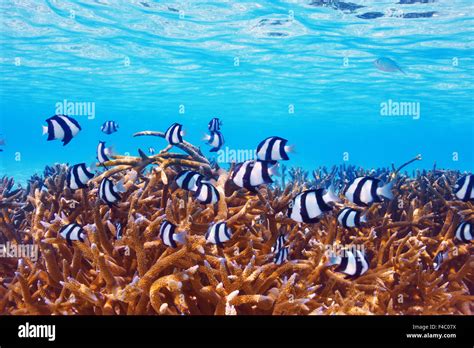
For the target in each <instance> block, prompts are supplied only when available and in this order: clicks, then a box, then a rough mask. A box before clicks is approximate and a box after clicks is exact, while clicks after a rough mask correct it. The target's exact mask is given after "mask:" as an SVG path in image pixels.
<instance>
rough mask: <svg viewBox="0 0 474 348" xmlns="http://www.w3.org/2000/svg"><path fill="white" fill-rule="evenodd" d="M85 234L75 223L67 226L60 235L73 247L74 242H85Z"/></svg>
mask: <svg viewBox="0 0 474 348" xmlns="http://www.w3.org/2000/svg"><path fill="white" fill-rule="evenodd" d="M84 234H85V232H84V229H83V228H82V227H81V226H79V225H78V224H75V223H72V224H69V225H66V226H64V227H63V228H61V230H59V235H60V236H61V237H63V238H64V239H66V241H67V243H68V244H69V245H72V241H74V240H78V241H80V242H84Z"/></svg>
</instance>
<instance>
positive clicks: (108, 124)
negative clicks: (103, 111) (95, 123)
mask: <svg viewBox="0 0 474 348" xmlns="http://www.w3.org/2000/svg"><path fill="white" fill-rule="evenodd" d="M118 128H119V125H118V123H117V122H115V121H105V122H104V124H103V125H102V126H101V127H100V130H101V131H102V132H104V133H105V134H112V133H115V132H117V131H118Z"/></svg>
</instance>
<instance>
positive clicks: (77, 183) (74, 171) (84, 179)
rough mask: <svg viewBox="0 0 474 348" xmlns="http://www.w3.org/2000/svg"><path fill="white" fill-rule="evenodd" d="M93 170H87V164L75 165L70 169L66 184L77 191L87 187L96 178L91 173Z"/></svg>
mask: <svg viewBox="0 0 474 348" xmlns="http://www.w3.org/2000/svg"><path fill="white" fill-rule="evenodd" d="M92 170H94V169H93V168H87V167H86V164H85V163H79V164H75V165H73V166H72V167H70V168H69V170H68V172H67V176H66V184H67V187H69V188H70V189H71V190H77V189H80V188H84V187H87V183H88V182H89V180H90V179H92V178H93V177H94V174H93V173H91V171H92Z"/></svg>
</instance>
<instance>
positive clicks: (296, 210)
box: [288, 186, 340, 224]
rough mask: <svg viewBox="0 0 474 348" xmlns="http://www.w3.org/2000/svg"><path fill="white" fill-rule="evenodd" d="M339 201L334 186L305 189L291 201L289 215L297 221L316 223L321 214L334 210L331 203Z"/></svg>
mask: <svg viewBox="0 0 474 348" xmlns="http://www.w3.org/2000/svg"><path fill="white" fill-rule="evenodd" d="M339 201H340V199H339V197H338V196H337V195H336V193H335V192H334V191H333V188H332V186H331V187H329V189H328V190H325V189H322V188H320V189H316V190H307V191H303V192H301V193H300V194H298V195H297V196H296V197H295V198H293V200H292V201H291V202H290V204H289V207H288V217H289V218H291V219H293V220H294V221H296V222H305V223H308V224H310V223H316V222H318V221H319V218H320V217H321V215H323V214H324V213H326V212H328V211H330V210H332V206H331V205H330V203H335V202H339Z"/></svg>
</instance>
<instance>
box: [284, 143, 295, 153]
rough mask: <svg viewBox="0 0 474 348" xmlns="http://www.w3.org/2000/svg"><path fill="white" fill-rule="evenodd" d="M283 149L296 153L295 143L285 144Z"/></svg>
mask: <svg viewBox="0 0 474 348" xmlns="http://www.w3.org/2000/svg"><path fill="white" fill-rule="evenodd" d="M285 151H286V152H288V153H296V150H295V145H286V146H285Z"/></svg>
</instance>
